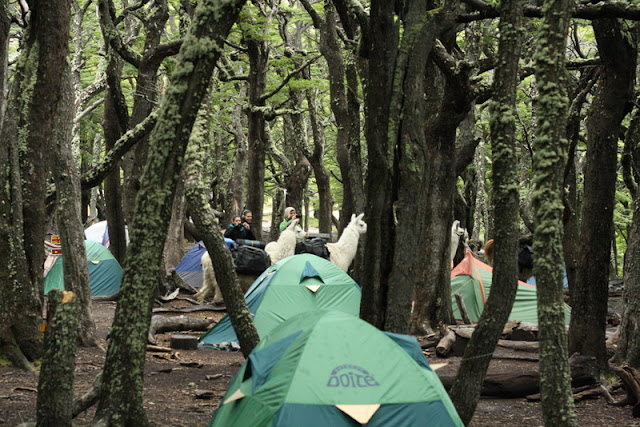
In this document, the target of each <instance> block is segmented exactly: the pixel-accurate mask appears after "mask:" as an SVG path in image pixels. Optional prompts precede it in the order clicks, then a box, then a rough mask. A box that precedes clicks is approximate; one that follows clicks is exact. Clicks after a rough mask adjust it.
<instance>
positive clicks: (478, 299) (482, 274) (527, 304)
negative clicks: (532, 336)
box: [451, 251, 571, 324]
mask: <svg viewBox="0 0 640 427" xmlns="http://www.w3.org/2000/svg"><path fill="white" fill-rule="evenodd" d="M492 278H493V269H492V268H491V267H490V266H488V265H487V264H485V263H483V262H481V261H479V260H478V259H476V258H475V257H474V256H473V255H472V254H471V252H470V251H467V253H466V254H465V257H464V259H463V260H462V261H461V262H460V264H458V265H456V267H455V268H454V269H453V270H452V271H451V304H452V305H453V315H454V317H455V318H456V319H462V315H461V314H460V309H459V308H458V304H457V303H456V300H455V294H460V295H461V296H462V300H463V301H464V305H465V308H466V309H467V314H468V315H469V319H470V320H471V321H472V322H477V321H478V320H479V319H480V315H481V314H482V311H483V310H484V305H485V303H486V302H487V298H488V297H489V291H490V290H491V280H492ZM564 309H565V322H566V323H567V324H568V323H569V320H570V316H571V310H570V308H569V306H568V305H567V304H565V305H564ZM509 320H521V321H523V322H531V323H538V296H537V288H536V286H535V285H530V284H528V283H524V282H521V281H518V290H517V292H516V300H515V301H514V303H513V308H512V309H511V314H510V315H509Z"/></svg>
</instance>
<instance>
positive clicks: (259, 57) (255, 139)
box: [245, 12, 271, 240]
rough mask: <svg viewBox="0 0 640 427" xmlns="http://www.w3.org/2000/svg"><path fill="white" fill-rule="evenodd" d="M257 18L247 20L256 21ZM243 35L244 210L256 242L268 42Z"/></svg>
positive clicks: (261, 194)
mask: <svg viewBox="0 0 640 427" xmlns="http://www.w3.org/2000/svg"><path fill="white" fill-rule="evenodd" d="M265 13H266V12H264V13H263V16H261V19H264V20H265V21H261V22H262V23H263V25H264V28H269V23H270V22H271V17H270V16H268V15H265ZM255 19H257V18H256V17H250V20H255ZM250 33H251V34H248V35H246V36H245V38H246V43H247V52H248V54H249V79H248V82H249V88H248V92H249V111H247V119H248V124H247V127H248V129H247V138H248V146H249V157H248V159H247V161H248V172H247V209H249V210H250V211H251V212H252V213H253V223H254V224H256V226H254V230H253V232H254V234H255V235H256V239H258V240H263V236H262V225H261V224H262V216H263V205H264V177H265V159H266V157H265V156H266V152H267V148H268V147H269V135H268V133H267V130H266V126H267V123H266V120H265V111H264V110H265V105H266V102H265V99H264V98H263V95H264V93H265V89H266V86H267V69H268V66H269V51H270V46H269V40H268V39H267V36H266V34H265V35H261V36H260V38H258V35H257V34H253V30H251V31H250Z"/></svg>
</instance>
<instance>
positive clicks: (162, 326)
mask: <svg viewBox="0 0 640 427" xmlns="http://www.w3.org/2000/svg"><path fill="white" fill-rule="evenodd" d="M212 323H215V322H214V321H213V320H211V319H199V318H195V317H188V316H177V317H167V316H153V317H151V325H150V326H149V335H148V337H147V341H148V342H149V343H150V344H156V340H155V337H154V335H155V334H161V333H163V332H170V331H206V330H208V329H209V328H210V327H211V324H212Z"/></svg>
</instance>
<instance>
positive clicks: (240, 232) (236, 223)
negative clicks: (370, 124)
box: [224, 215, 256, 241]
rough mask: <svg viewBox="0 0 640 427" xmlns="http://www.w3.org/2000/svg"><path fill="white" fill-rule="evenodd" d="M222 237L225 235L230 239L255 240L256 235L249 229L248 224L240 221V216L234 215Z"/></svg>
mask: <svg viewBox="0 0 640 427" xmlns="http://www.w3.org/2000/svg"><path fill="white" fill-rule="evenodd" d="M224 237H227V238H229V239H231V240H234V241H235V240H238V239H244V240H256V236H255V235H254V234H253V231H251V228H250V227H249V224H247V223H246V222H245V223H244V224H243V223H242V218H240V217H239V216H237V215H236V216H234V217H233V220H232V221H231V224H229V226H228V227H227V230H226V231H225V232H224Z"/></svg>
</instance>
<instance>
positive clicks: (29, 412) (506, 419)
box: [0, 300, 640, 427]
mask: <svg viewBox="0 0 640 427" xmlns="http://www.w3.org/2000/svg"><path fill="white" fill-rule="evenodd" d="M169 305H171V306H173V307H178V306H184V307H186V306H188V305H189V304H188V303H185V302H184V301H181V300H174V301H172V302H171V303H170V304H166V305H165V307H168V306H169ZM114 309H115V303H113V302H107V301H95V302H94V303H93V313H94V315H95V316H96V322H97V327H98V331H99V336H100V342H101V345H102V346H103V347H105V348H106V342H105V337H106V335H107V332H108V330H109V327H110V325H111V321H112V318H113V313H114ZM179 314H180V313H175V315H179ZM222 314H223V313H219V312H198V315H199V316H203V317H204V316H206V317H210V318H215V319H219V318H221V317H222ZM190 315H192V316H194V315H195V314H193V313H191V314H190ZM201 333H202V332H197V333H194V334H198V335H199V334H201ZM171 335H172V333H165V334H158V335H156V339H157V340H158V344H159V345H165V346H167V345H168V343H169V338H170V336H171ZM243 361H244V359H243V357H242V354H241V353H237V352H236V353H234V352H227V351H217V350H208V349H199V350H177V351H174V352H173V353H154V352H148V353H147V360H146V370H145V371H146V373H145V394H144V401H145V408H146V409H147V411H148V412H147V414H148V416H149V419H150V421H151V422H152V423H153V424H154V425H158V426H160V425H162V426H189V427H192V426H206V425H208V423H209V421H210V420H211V417H212V414H213V411H214V410H215V408H216V407H217V406H218V404H219V402H220V400H221V399H222V396H223V395H224V393H225V392H226V389H227V386H228V384H229V382H230V381H231V379H232V377H233V375H235V373H236V372H237V371H238V369H239V368H240V366H241V364H242V362H243ZM429 361H430V363H432V364H433V363H441V362H446V363H448V365H447V366H445V367H443V368H441V369H440V370H438V374H439V375H445V374H446V375H454V374H455V372H456V370H457V367H458V365H459V358H456V357H451V358H448V359H436V358H430V359H429ZM103 362H104V352H103V351H102V350H100V349H99V348H90V349H79V350H78V357H77V361H76V387H75V390H76V396H79V395H81V394H83V393H84V392H86V391H87V390H88V389H89V388H90V386H91V382H92V380H93V378H94V376H95V375H96V374H97V373H98V372H99V371H100V369H101V368H102V365H103ZM536 367H537V363H535V362H531V361H528V360H526V359H522V360H519V359H495V360H494V361H492V363H491V365H490V367H489V374H492V373H493V374H499V373H514V372H527V371H530V370H531V369H535V368H536ZM36 388H37V378H36V377H35V376H33V375H31V374H28V373H26V372H23V371H20V370H17V369H15V368H12V367H6V366H0V425H7V426H16V425H19V424H20V423H23V422H27V421H35V407H36V397H37V394H36V391H35V390H36ZM202 391H208V392H210V393H202ZM207 396H210V397H207ZM200 397H202V398H200ZM614 397H615V398H620V397H621V395H620V394H618V395H615V396H614ZM94 411H95V407H94V408H92V409H90V410H89V411H88V413H85V414H82V415H81V416H79V417H78V418H77V419H76V420H75V421H76V423H77V425H89V423H90V421H91V419H92V416H93V413H94ZM576 412H577V414H578V421H579V425H580V426H583V427H585V426H594V427H595V426H598V427H599V426H612V425H620V426H638V427H640V421H639V420H637V419H634V418H633V417H632V416H631V408H630V407H622V408H619V407H614V406H610V405H608V404H607V403H606V402H605V401H604V400H603V399H602V398H599V399H595V400H584V401H581V402H578V403H577V404H576ZM471 425H472V426H475V427H485V426H503V425H517V426H523V427H529V426H531V427H533V426H542V413H541V410H540V403H539V402H528V401H527V400H526V399H524V398H518V399H497V398H483V399H481V400H480V403H479V405H478V409H477V410H476V414H475V416H474V419H473V421H472V423H471Z"/></svg>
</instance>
